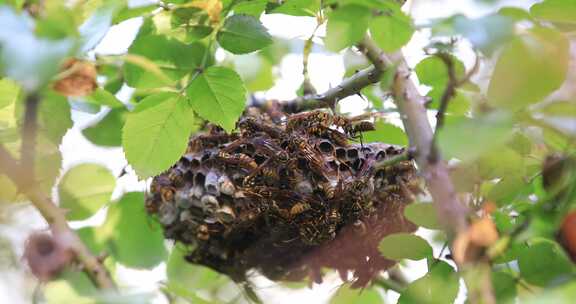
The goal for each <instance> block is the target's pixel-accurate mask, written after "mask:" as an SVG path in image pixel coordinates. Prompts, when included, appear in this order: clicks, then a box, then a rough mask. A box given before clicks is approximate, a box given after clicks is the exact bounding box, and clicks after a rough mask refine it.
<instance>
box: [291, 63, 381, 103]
mask: <svg viewBox="0 0 576 304" xmlns="http://www.w3.org/2000/svg"><path fill="white" fill-rule="evenodd" d="M383 73H384V70H383V69H379V68H377V67H375V66H372V67H369V68H366V69H364V70H362V71H359V72H357V73H356V74H354V75H352V76H351V77H349V78H347V79H344V80H343V81H342V83H340V84H339V85H338V86H336V87H334V88H331V89H329V90H328V91H326V92H324V93H323V94H314V95H306V96H302V97H298V98H296V99H293V100H290V101H286V102H284V103H282V107H283V110H284V111H285V112H286V113H298V112H301V111H306V110H312V109H317V108H325V107H328V108H331V109H334V108H335V107H336V104H337V103H338V101H339V100H341V99H344V98H345V97H348V96H351V95H354V94H357V93H359V92H360V90H362V89H363V88H365V87H367V86H369V85H371V84H374V83H377V82H378V81H380V77H381V76H382V74H383Z"/></svg>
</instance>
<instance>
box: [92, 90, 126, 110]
mask: <svg viewBox="0 0 576 304" xmlns="http://www.w3.org/2000/svg"><path fill="white" fill-rule="evenodd" d="M86 101H87V102H90V103H93V104H97V105H101V106H109V107H111V108H123V107H124V104H123V103H122V102H121V101H120V100H118V98H116V96H114V95H113V94H112V93H110V92H108V91H106V90H104V89H102V88H98V89H96V90H95V91H94V92H92V94H90V95H89V96H86Z"/></svg>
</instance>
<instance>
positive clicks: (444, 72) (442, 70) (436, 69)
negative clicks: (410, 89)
mask: <svg viewBox="0 0 576 304" xmlns="http://www.w3.org/2000/svg"><path fill="white" fill-rule="evenodd" d="M451 59H452V62H453V64H454V72H455V75H456V77H457V78H459V79H460V78H462V77H464V73H465V68H464V64H463V63H462V61H460V60H459V59H458V58H456V57H454V56H452V57H451ZM414 70H415V71H416V74H417V75H418V80H419V81H420V83H421V84H425V85H428V86H431V87H432V88H437V89H440V90H441V91H444V89H445V88H446V85H447V84H448V80H449V76H448V68H447V67H446V64H445V63H444V61H442V59H440V58H438V57H436V56H430V57H426V58H424V59H423V60H422V61H420V62H418V64H417V65H416V67H415V68H414Z"/></svg>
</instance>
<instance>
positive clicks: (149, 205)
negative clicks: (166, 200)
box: [144, 197, 160, 214]
mask: <svg viewBox="0 0 576 304" xmlns="http://www.w3.org/2000/svg"><path fill="white" fill-rule="evenodd" d="M159 205H160V204H159V203H158V201H157V200H155V199H154V198H153V197H147V198H146V201H145V202H144V207H145V208H146V211H147V212H148V213H149V214H154V213H158V209H159V208H160V206H159Z"/></svg>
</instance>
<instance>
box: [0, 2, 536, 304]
mask: <svg viewBox="0 0 576 304" xmlns="http://www.w3.org/2000/svg"><path fill="white" fill-rule="evenodd" d="M409 2H411V3H409V4H408V5H406V7H408V8H410V9H409V10H410V13H411V15H412V16H413V17H414V19H415V20H417V21H418V23H419V24H423V23H425V22H427V21H428V20H430V19H434V18H438V17H445V16H449V15H452V14H456V13H462V14H465V15H467V16H469V17H479V16H482V15H485V14H487V13H490V12H493V11H494V7H493V6H490V5H482V4H477V3H476V2H475V1H472V0H459V1H450V0H420V1H417V0H416V1H412V0H409ZM477 2H478V1H477ZM484 2H488V1H484ZM533 2H535V1H527V0H526V1H525V0H519V1H513V0H504V1H500V3H499V4H498V6H500V7H501V6H506V5H514V6H521V7H525V8H527V7H529V6H530V4H531V3H533ZM261 20H262V22H263V24H264V25H265V26H266V27H267V28H268V29H269V31H270V33H271V34H272V35H273V36H275V37H280V38H284V39H290V40H292V39H300V40H302V39H306V38H307V37H309V35H310V34H311V33H312V31H313V29H314V27H315V26H316V21H315V19H314V18H309V17H291V16H284V15H264V16H263V17H262V19H261ZM141 23H142V21H141V19H138V18H136V19H131V20H127V21H125V22H123V23H121V24H119V25H116V26H114V27H112V28H111V30H110V31H109V33H108V34H107V36H106V37H105V38H104V39H103V40H102V42H101V43H100V45H99V46H98V47H97V48H96V50H95V52H96V53H98V54H121V53H124V52H126V50H127V49H128V47H129V46H130V44H131V41H132V39H133V38H134V36H135V34H136V32H137V30H138V27H139V26H140V25H141ZM287 25H289V26H287ZM318 35H319V36H320V37H321V36H323V35H324V29H320V31H319V32H318ZM316 42H318V43H321V42H322V41H321V39H317V40H316ZM426 43H427V35H426V33H422V32H419V33H417V34H415V35H414V37H413V39H412V41H411V42H410V43H409V44H408V45H407V46H406V47H405V48H404V52H405V55H406V57H407V60H408V62H409V64H410V65H411V66H414V65H415V64H416V63H417V62H418V61H419V60H421V59H422V57H423V53H422V51H421V49H422V46H424V45H425V44H426ZM319 49H320V48H318V47H317V48H315V52H313V53H312V55H311V57H310V61H309V62H310V63H309V64H310V65H309V71H310V77H311V80H312V83H313V84H314V86H315V87H316V88H317V89H318V91H319V92H322V91H324V90H326V89H328V88H329V87H331V86H335V85H337V84H338V83H339V82H340V81H341V80H342V76H343V74H344V65H343V62H342V56H341V54H328V53H324V52H321V51H319ZM460 51H461V52H460V54H459V55H460V58H461V59H462V60H463V61H464V63H465V64H466V66H468V67H470V66H471V65H472V64H473V61H474V57H473V56H472V53H471V51H470V50H469V49H467V48H465V47H464V48H462V49H461V50H460ZM219 55H220V56H221V55H222V54H219ZM238 60H242V58H240V59H238ZM301 63H302V55H301V54H300V53H295V54H290V55H288V56H286V57H285V58H284V59H283V60H282V62H281V63H280V64H279V66H278V67H277V70H276V72H277V73H278V75H280V77H279V79H278V80H277V81H276V85H275V86H274V87H273V88H272V89H271V90H269V91H268V92H266V93H265V96H266V97H267V98H276V99H281V100H283V99H284V100H285V99H290V98H293V97H294V96H295V93H294V92H295V91H296V89H297V88H298V87H299V86H300V84H301V82H302V74H301V68H302V64H301ZM130 94H131V90H130V89H129V88H124V89H123V90H122V91H121V92H120V93H119V94H118V97H119V98H120V99H121V100H126V99H127V98H129V96H130ZM341 105H342V109H343V111H344V112H349V111H351V112H358V111H359V110H361V109H362V107H363V106H364V105H365V104H364V101H362V100H361V99H360V98H358V97H350V98H348V99H346V100H345V101H343V102H342V104H341ZM102 114H103V113H100V114H99V115H90V114H86V113H82V112H77V111H73V119H74V121H75V125H74V127H73V128H72V129H71V130H70V131H69V132H68V133H67V134H66V136H65V137H64V140H63V142H62V146H61V151H62V153H63V157H64V161H63V163H64V169H65V170H67V169H69V168H70V167H72V166H74V165H76V164H78V163H83V162H94V163H99V164H102V165H104V166H106V167H108V168H109V169H110V170H112V171H113V173H114V174H115V175H118V174H119V173H120V172H121V170H122V168H123V167H124V166H125V165H126V160H125V158H124V156H123V153H122V150H121V149H120V148H101V147H96V146H94V145H92V144H91V143H90V142H89V141H87V140H86V139H85V138H84V137H83V136H82V134H81V130H82V128H84V127H86V126H88V125H90V124H91V123H94V122H95V121H97V120H98V119H99V118H100V117H101V116H102ZM144 188H145V184H144V183H143V182H138V180H137V178H136V177H135V175H134V174H127V175H125V176H124V177H122V178H120V180H119V182H118V187H117V189H116V191H115V193H114V198H117V197H119V196H120V195H121V194H122V193H123V192H125V191H142V190H144ZM0 216H1V215H0ZM101 218H102V217H101V216H99V217H98V216H97V217H96V219H95V221H98V220H101ZM42 227H45V226H44V224H43V221H42V220H41V219H40V218H39V216H38V215H37V214H36V213H35V212H30V210H29V209H27V210H22V211H20V212H18V213H17V215H16V216H15V218H14V223H11V224H10V225H5V224H0V234H3V235H6V236H7V237H8V238H9V239H10V241H11V242H12V243H13V244H14V246H15V248H16V254H18V255H19V256H21V254H22V249H23V242H24V240H25V238H26V236H27V234H28V233H29V232H30V231H31V230H34V229H39V228H42ZM418 234H420V235H422V236H425V237H429V236H430V232H429V231H419V232H418ZM439 249H440V248H435V253H436V255H437V254H438V251H439ZM402 268H403V269H404V270H405V273H406V275H407V277H408V278H410V279H416V278H418V277H420V276H422V275H423V274H424V273H425V272H426V266H425V263H424V262H410V263H407V264H406V265H405V266H404V267H402ZM119 278H120V279H121V280H122V281H124V282H127V283H128V282H129V284H130V286H133V287H134V288H135V290H137V291H147V290H154V289H155V288H156V283H157V282H158V281H160V280H162V279H164V265H161V266H159V267H157V268H156V269H155V270H154V271H134V270H128V269H120V271H119ZM326 282H327V283H326V284H323V285H320V286H318V285H317V286H315V287H314V289H312V290H308V289H305V290H304V291H297V292H295V291H292V290H286V289H281V288H278V287H277V285H276V286H275V285H274V284H273V283H272V282H269V281H266V280H265V279H262V280H260V279H259V280H257V283H258V285H259V286H260V288H259V289H258V292H259V293H260V294H261V296H262V297H263V298H264V299H266V302H269V303H278V304H283V303H287V304H288V303H296V302H297V303H319V302H322V301H323V300H325V299H328V297H329V296H330V294H331V292H333V291H334V290H335V288H336V287H337V286H338V284H339V280H338V279H337V278H336V277H335V276H333V277H329V278H327V280H326ZM33 287H34V285H33V284H31V282H30V280H26V279H25V276H24V275H23V272H22V270H10V269H1V268H0V303H15V304H17V303H27V302H28V301H27V298H26V297H27V296H28V295H29V292H30V289H31V288H33ZM461 290H462V289H461ZM397 297H398V295H397V294H395V293H389V294H388V300H390V301H389V302H396V300H397ZM462 301H463V297H462V296H460V297H459V302H462ZM157 302H159V303H164V301H162V299H161V298H159V299H158V301H157Z"/></svg>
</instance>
